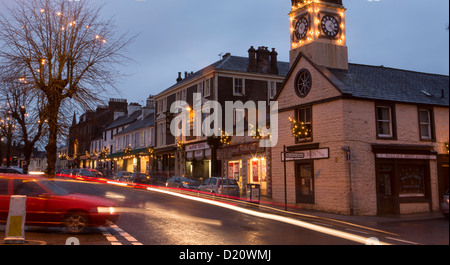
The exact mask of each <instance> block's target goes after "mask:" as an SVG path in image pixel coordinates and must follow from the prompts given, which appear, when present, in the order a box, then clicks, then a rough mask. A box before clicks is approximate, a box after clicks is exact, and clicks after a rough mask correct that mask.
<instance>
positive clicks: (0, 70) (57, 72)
mask: <svg viewBox="0 0 450 265" xmlns="http://www.w3.org/2000/svg"><path fill="white" fill-rule="evenodd" d="M16 3H17V4H16V5H14V6H13V7H8V8H7V13H6V14H1V15H0V74H1V75H4V76H8V77H10V78H11V77H13V78H23V79H24V80H26V81H27V82H29V83H30V84H32V85H31V86H30V88H31V89H37V90H39V91H41V92H42V93H43V95H44V98H45V100H46V113H45V115H46V119H47V121H48V128H49V135H48V139H49V140H48V144H47V146H46V151H47V164H48V165H47V169H46V174H47V175H48V176H53V175H54V172H55V163H56V152H57V136H58V132H59V121H60V118H61V117H60V116H61V109H62V108H63V107H64V106H68V105H71V103H69V101H73V102H76V104H78V105H79V106H80V107H82V108H84V109H89V108H90V107H91V106H93V105H95V104H96V103H97V102H98V101H99V99H100V96H101V94H102V93H103V92H105V91H106V90H107V89H108V88H110V87H114V83H115V82H116V80H117V77H118V76H119V73H118V71H117V70H116V68H115V66H116V65H117V64H118V63H123V62H125V61H127V58H126V56H125V55H124V49H125V48H126V46H128V44H130V42H131V41H132V40H133V39H134V37H131V38H130V37H128V36H127V34H126V33H125V34H123V35H119V36H116V27H115V25H114V22H113V20H112V19H104V18H102V17H101V16H100V12H101V10H102V8H101V7H97V6H92V5H91V4H90V3H89V1H88V0H80V1H67V0H16Z"/></svg>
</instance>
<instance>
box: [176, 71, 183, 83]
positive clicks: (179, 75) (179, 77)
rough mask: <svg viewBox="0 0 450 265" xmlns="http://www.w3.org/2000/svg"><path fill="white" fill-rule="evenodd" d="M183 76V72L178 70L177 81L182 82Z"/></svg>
mask: <svg viewBox="0 0 450 265" xmlns="http://www.w3.org/2000/svg"><path fill="white" fill-rule="evenodd" d="M182 80H183V78H181V72H178V78H177V83H179V82H181V81H182Z"/></svg>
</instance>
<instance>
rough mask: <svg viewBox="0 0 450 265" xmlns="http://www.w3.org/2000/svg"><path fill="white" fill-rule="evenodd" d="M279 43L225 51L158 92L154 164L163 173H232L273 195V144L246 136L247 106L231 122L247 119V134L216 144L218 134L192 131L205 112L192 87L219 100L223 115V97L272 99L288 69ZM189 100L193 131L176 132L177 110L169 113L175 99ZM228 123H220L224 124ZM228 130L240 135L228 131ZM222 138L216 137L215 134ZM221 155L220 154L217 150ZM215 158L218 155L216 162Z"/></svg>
mask: <svg viewBox="0 0 450 265" xmlns="http://www.w3.org/2000/svg"><path fill="white" fill-rule="evenodd" d="M277 55H278V53H277V52H276V51H275V49H272V50H269V49H268V48H267V47H258V49H255V48H254V47H251V48H250V49H249V50H248V57H241V56H233V55H231V54H225V55H224V56H223V58H222V59H221V60H219V61H217V62H215V63H213V64H211V65H209V66H207V67H205V68H203V69H201V70H199V71H197V72H195V73H194V72H191V73H188V72H185V74H184V78H182V73H181V72H180V73H179V75H178V78H177V83H176V84H175V85H173V86H172V87H170V88H168V89H166V90H164V91H162V92H161V93H159V94H158V95H156V96H155V102H156V114H155V117H156V122H155V129H156V146H155V154H156V159H157V164H156V168H157V171H159V172H160V175H162V176H171V175H173V174H177V175H189V176H192V177H194V178H197V179H199V180H206V179H207V178H208V177H211V176H221V177H224V178H227V177H230V178H234V179H236V181H238V183H239V185H240V187H241V188H242V189H245V187H246V184H248V183H255V184H260V185H261V187H262V192H263V194H269V195H270V192H271V190H270V164H269V162H268V161H270V150H269V149H266V148H260V147H259V146H258V144H257V142H258V141H257V140H255V139H254V138H252V137H249V136H248V127H247V125H248V108H247V109H238V110H236V109H234V110H233V113H232V115H231V116H232V117H230V118H232V119H233V123H234V124H233V125H234V126H235V125H236V122H239V121H240V120H244V123H245V126H244V128H245V130H246V131H245V134H244V136H233V137H231V139H230V142H229V144H228V145H226V146H217V147H215V148H212V146H211V145H210V144H208V143H213V142H214V139H213V140H211V139H209V140H208V137H206V136H204V135H200V134H201V133H199V134H197V135H194V130H195V128H194V120H195V119H197V118H199V120H200V122H202V121H203V120H204V119H205V117H206V116H207V114H205V113H201V111H200V112H197V111H196V110H195V102H194V93H197V95H200V98H201V99H200V101H201V102H200V103H201V104H208V102H210V101H215V102H218V103H219V104H220V105H221V106H222V108H223V111H222V120H223V121H224V120H225V115H226V114H225V105H226V104H225V103H226V102H238V101H241V102H243V103H246V102H252V103H255V104H256V106H258V103H257V102H258V101H262V102H265V103H268V102H269V101H270V100H271V99H273V98H274V96H275V95H276V93H277V91H278V90H279V89H280V87H281V85H282V82H283V80H284V77H285V75H286V74H287V72H288V70H289V64H288V63H287V62H279V61H278V60H277ZM179 100H182V101H185V102H186V103H187V104H188V108H187V109H188V111H189V121H188V122H187V123H188V126H189V128H190V135H189V136H186V135H183V136H181V137H175V136H173V135H172V134H171V133H170V128H169V127H170V123H171V121H172V120H173V119H174V118H175V117H176V116H177V115H182V114H179V113H170V107H171V105H172V103H174V102H175V101H179ZM224 125H225V124H222V125H221V128H225V127H224ZM230 135H236V134H234V133H230ZM216 140H218V139H216ZM215 155H217V156H216V157H217V158H216V159H214V156H215ZM214 161H216V162H215V163H214Z"/></svg>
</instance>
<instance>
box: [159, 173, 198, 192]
mask: <svg viewBox="0 0 450 265" xmlns="http://www.w3.org/2000/svg"><path fill="white" fill-rule="evenodd" d="M198 186H199V183H198V182H197V181H196V180H194V179H190V178H188V177H185V176H172V177H171V178H170V179H168V180H167V182H166V187H173V188H184V189H192V190H196V189H197V188H198Z"/></svg>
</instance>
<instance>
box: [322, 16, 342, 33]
mask: <svg viewBox="0 0 450 265" xmlns="http://www.w3.org/2000/svg"><path fill="white" fill-rule="evenodd" d="M321 24H322V31H323V33H324V34H325V35H326V36H328V37H336V36H337V35H338V34H339V22H338V20H337V19H336V18H335V17H334V16H331V15H325V16H323V17H322V22H321Z"/></svg>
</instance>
